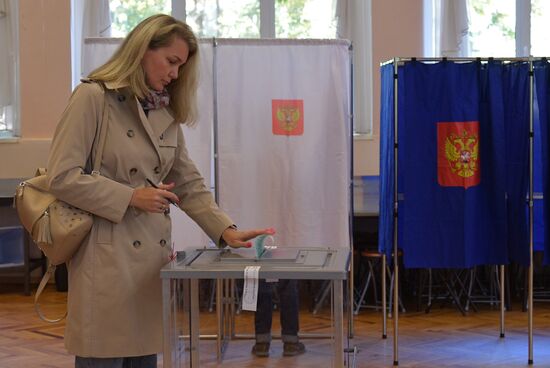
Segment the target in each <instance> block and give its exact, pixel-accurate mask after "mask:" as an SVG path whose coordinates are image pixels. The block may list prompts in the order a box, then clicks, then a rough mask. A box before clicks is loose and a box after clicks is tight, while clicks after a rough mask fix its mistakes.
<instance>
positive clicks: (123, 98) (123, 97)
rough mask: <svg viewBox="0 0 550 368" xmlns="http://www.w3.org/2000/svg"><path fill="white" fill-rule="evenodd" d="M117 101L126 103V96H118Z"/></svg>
mask: <svg viewBox="0 0 550 368" xmlns="http://www.w3.org/2000/svg"><path fill="white" fill-rule="evenodd" d="M117 100H118V101H119V102H124V101H126V96H124V95H122V94H121V95H118V96H117Z"/></svg>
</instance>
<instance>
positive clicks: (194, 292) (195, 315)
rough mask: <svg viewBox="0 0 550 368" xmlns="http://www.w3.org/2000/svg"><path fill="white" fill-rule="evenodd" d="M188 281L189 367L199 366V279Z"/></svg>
mask: <svg viewBox="0 0 550 368" xmlns="http://www.w3.org/2000/svg"><path fill="white" fill-rule="evenodd" d="M189 283H190V292H189V294H190V296H191V300H190V301H189V303H190V309H191V310H190V313H189V324H190V334H191V338H190V341H189V346H190V355H191V364H190V365H191V367H200V357H199V340H200V336H199V318H200V316H199V280H197V279H192V280H190V281H189Z"/></svg>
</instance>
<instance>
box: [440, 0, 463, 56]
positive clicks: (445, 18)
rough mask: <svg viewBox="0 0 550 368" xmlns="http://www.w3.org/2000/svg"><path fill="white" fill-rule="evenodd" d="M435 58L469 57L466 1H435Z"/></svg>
mask: <svg viewBox="0 0 550 368" xmlns="http://www.w3.org/2000/svg"><path fill="white" fill-rule="evenodd" d="M435 14H436V16H437V15H439V17H438V19H437V20H436V22H435V43H436V45H435V52H436V56H448V57H453V56H469V54H470V45H469V37H468V26H469V23H468V1H467V0H436V2H435Z"/></svg>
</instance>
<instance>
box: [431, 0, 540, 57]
mask: <svg viewBox="0 0 550 368" xmlns="http://www.w3.org/2000/svg"><path fill="white" fill-rule="evenodd" d="M444 1H445V0H425V1H424V7H425V11H426V14H425V29H426V30H427V32H425V33H426V34H427V35H428V37H426V39H425V50H426V52H425V54H426V55H427V56H430V55H434V54H437V53H434V52H432V51H434V50H438V45H437V42H438V37H437V34H433V33H430V29H432V30H433V29H436V26H435V25H437V24H438V23H439V22H440V21H441V19H440V18H441V17H442V15H441V14H440V13H438V11H437V9H438V7H441V4H443V3H444ZM452 1H456V0H452ZM462 1H465V2H466V3H467V13H468V35H467V38H468V45H469V48H468V49H469V52H468V53H467V55H463V56H474V57H475V56H480V57H490V56H494V57H520V56H529V55H533V56H545V55H549V54H550V34H549V33H548V23H549V21H550V2H548V1H547V0H531V1H525V0H462ZM448 2H450V1H448ZM435 33H437V32H435ZM435 56H440V55H435Z"/></svg>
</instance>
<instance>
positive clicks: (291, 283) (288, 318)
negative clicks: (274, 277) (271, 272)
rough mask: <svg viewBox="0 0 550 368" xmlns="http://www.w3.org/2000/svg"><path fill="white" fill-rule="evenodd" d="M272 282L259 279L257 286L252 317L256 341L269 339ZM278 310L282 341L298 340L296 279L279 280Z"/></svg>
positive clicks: (268, 340)
mask: <svg viewBox="0 0 550 368" xmlns="http://www.w3.org/2000/svg"><path fill="white" fill-rule="evenodd" d="M272 285H273V284H272V283H268V282H265V280H260V285H259V287H258V304H257V305H256V315H255V317H254V327H255V332H256V342H260V343H263V342H270V341H271V322H272V320H273V295H272V291H273V289H272ZM277 291H278V293H279V311H280V315H281V330H282V331H281V338H282V340H283V342H298V330H299V324H298V313H299V306H298V304H299V303H298V282H297V281H296V280H279V282H278V283H277Z"/></svg>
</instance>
